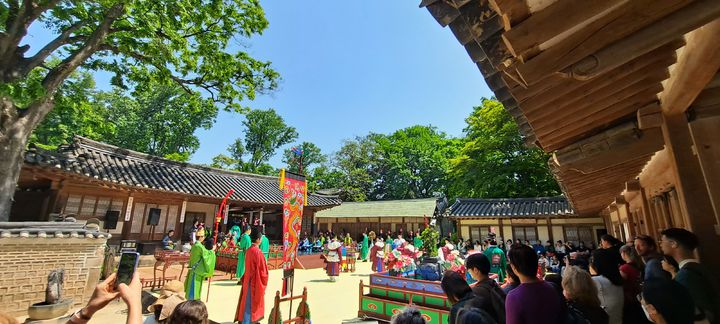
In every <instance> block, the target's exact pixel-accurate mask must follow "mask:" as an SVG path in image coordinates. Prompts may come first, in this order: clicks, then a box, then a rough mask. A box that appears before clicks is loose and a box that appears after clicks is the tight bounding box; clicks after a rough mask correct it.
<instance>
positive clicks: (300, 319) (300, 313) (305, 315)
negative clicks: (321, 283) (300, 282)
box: [268, 287, 310, 324]
mask: <svg viewBox="0 0 720 324" xmlns="http://www.w3.org/2000/svg"><path fill="white" fill-rule="evenodd" d="M296 299H300V304H298V307H297V311H295V317H293V318H289V319H286V320H284V321H282V323H283V324H290V323H293V324H307V323H310V308H309V306H308V304H307V287H303V292H302V295H297V296H293V297H285V298H280V291H276V292H275V301H274V303H273V308H272V310H271V311H270V319H269V321H268V323H278V322H280V320H281V317H280V303H282V302H288V301H293V300H296ZM291 311H292V307H291Z"/></svg>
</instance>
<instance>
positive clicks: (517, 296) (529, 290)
mask: <svg viewBox="0 0 720 324" xmlns="http://www.w3.org/2000/svg"><path fill="white" fill-rule="evenodd" d="M508 258H509V261H510V266H511V267H512V270H513V272H515V274H517V276H518V278H519V279H520V286H518V287H517V288H515V289H513V290H512V291H510V293H508V295H507V297H506V298H505V320H506V323H508V324H516V323H534V324H544V323H548V324H550V323H553V324H554V323H558V322H560V321H561V317H562V314H563V303H562V300H561V298H560V296H559V295H558V294H557V292H556V290H555V288H553V285H552V284H550V283H548V282H545V281H543V280H539V279H538V278H537V277H536V273H537V254H536V253H535V251H534V250H533V249H532V248H531V247H529V246H526V245H515V246H513V247H512V249H510V251H509V252H508Z"/></svg>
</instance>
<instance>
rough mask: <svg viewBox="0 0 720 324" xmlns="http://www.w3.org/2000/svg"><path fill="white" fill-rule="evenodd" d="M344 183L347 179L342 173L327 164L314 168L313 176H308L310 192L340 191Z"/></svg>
mask: <svg viewBox="0 0 720 324" xmlns="http://www.w3.org/2000/svg"><path fill="white" fill-rule="evenodd" d="M344 181H345V178H344V177H343V174H342V173H341V172H340V171H338V170H337V169H336V168H334V167H332V166H331V165H328V164H327V163H322V164H320V165H319V166H317V167H316V168H314V169H313V170H312V174H311V175H309V176H308V191H310V192H315V191H318V190H322V189H340V188H341V187H342V184H343V183H344Z"/></svg>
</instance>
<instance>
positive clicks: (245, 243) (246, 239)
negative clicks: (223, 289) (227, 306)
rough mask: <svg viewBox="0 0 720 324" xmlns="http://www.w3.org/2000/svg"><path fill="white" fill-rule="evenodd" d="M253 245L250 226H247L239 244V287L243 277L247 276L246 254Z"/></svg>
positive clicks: (237, 272)
mask: <svg viewBox="0 0 720 324" xmlns="http://www.w3.org/2000/svg"><path fill="white" fill-rule="evenodd" d="M251 245H252V241H250V226H247V225H246V226H245V232H244V233H243V234H242V236H240V243H239V244H238V248H240V250H239V251H238V263H237V270H236V271H235V277H236V278H237V280H238V285H241V284H242V282H243V281H242V276H243V274H245V254H246V253H247V250H248V249H249V248H250V246H251Z"/></svg>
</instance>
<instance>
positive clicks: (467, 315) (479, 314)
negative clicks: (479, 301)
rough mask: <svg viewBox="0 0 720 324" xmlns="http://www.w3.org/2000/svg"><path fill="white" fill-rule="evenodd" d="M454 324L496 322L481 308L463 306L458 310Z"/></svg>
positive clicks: (487, 323) (492, 323)
mask: <svg viewBox="0 0 720 324" xmlns="http://www.w3.org/2000/svg"><path fill="white" fill-rule="evenodd" d="M457 316H458V317H457V319H456V320H455V323H454V324H495V323H497V322H496V321H495V319H493V318H492V317H491V316H490V314H488V313H486V312H485V311H483V310H482V309H479V308H472V307H463V308H461V309H460V310H459V311H458V315H457Z"/></svg>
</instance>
